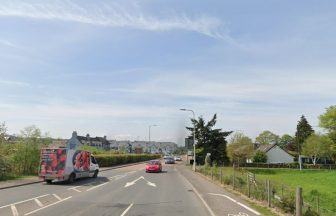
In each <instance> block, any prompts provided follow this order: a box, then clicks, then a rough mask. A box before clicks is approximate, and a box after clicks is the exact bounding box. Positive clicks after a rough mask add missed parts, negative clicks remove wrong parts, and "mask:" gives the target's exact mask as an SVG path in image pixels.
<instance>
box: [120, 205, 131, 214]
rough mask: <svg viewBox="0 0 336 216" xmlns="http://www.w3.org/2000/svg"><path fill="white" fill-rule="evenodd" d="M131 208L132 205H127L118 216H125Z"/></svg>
mask: <svg viewBox="0 0 336 216" xmlns="http://www.w3.org/2000/svg"><path fill="white" fill-rule="evenodd" d="M132 206H133V203H131V205H129V206H128V207H127V209H125V211H124V212H123V213H122V214H121V215H120V216H125V215H126V214H127V212H128V211H129V210H130V209H131V208H132Z"/></svg>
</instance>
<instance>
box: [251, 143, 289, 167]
mask: <svg viewBox="0 0 336 216" xmlns="http://www.w3.org/2000/svg"><path fill="white" fill-rule="evenodd" d="M257 151H261V152H264V153H265V154H266V155H267V163H269V164H278V163H293V162H294V156H293V155H291V154H289V153H288V152H287V151H285V150H283V149H282V148H280V147H279V146H278V145H276V144H273V145H261V146H259V148H258V149H257Z"/></svg>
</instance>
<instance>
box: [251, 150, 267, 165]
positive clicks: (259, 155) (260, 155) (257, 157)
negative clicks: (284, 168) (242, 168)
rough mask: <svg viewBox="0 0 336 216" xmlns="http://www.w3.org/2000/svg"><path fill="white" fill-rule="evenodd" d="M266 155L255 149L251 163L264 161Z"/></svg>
mask: <svg viewBox="0 0 336 216" xmlns="http://www.w3.org/2000/svg"><path fill="white" fill-rule="evenodd" d="M266 162H267V155H266V153H265V152H263V151H257V152H256V153H255V155H254V156H253V163H266Z"/></svg>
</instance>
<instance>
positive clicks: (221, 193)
mask: <svg viewBox="0 0 336 216" xmlns="http://www.w3.org/2000/svg"><path fill="white" fill-rule="evenodd" d="M177 170H178V171H179V172H180V173H181V175H183V176H185V178H187V179H188V181H189V182H190V183H191V184H192V185H193V186H194V187H195V188H196V189H197V190H198V191H199V193H200V195H201V196H202V197H203V198H204V200H205V202H206V203H207V204H208V205H209V207H210V208H211V209H212V210H213V212H214V213H215V214H216V215H243V216H259V215H260V213H259V212H258V211H256V210H254V209H253V208H251V207H250V206H249V205H248V204H247V203H246V202H245V201H243V200H242V199H240V198H239V197H238V196H236V195H234V194H231V193H229V192H227V191H226V190H224V189H223V188H222V187H219V186H218V185H216V184H214V183H212V182H210V181H208V180H207V179H205V178H204V177H202V176H200V175H198V174H195V173H194V172H192V171H191V170H190V169H189V168H187V167H185V166H183V165H180V166H177Z"/></svg>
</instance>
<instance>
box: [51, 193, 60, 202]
mask: <svg viewBox="0 0 336 216" xmlns="http://www.w3.org/2000/svg"><path fill="white" fill-rule="evenodd" d="M53 196H54V197H55V198H56V199H58V201H61V200H62V198H61V197H59V196H57V194H53Z"/></svg>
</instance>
